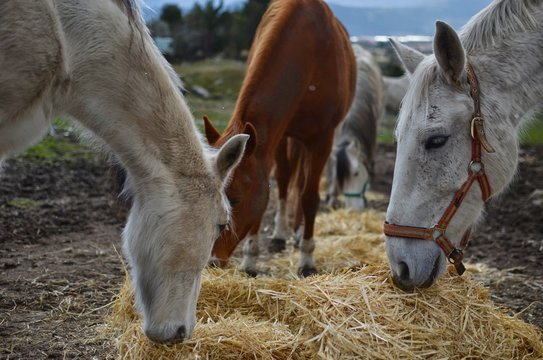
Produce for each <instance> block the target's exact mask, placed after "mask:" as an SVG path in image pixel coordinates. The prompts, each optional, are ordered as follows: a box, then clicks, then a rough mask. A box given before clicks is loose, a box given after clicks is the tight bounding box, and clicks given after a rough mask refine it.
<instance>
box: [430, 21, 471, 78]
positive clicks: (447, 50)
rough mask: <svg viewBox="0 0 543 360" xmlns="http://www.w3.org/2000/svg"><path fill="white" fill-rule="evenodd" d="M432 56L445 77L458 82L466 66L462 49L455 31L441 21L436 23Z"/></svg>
mask: <svg viewBox="0 0 543 360" xmlns="http://www.w3.org/2000/svg"><path fill="white" fill-rule="evenodd" d="M434 54H435V56H436V60H437V63H438V64H439V66H440V67H441V69H442V70H443V71H444V72H445V75H447V77H448V78H449V79H450V80H452V82H454V83H458V82H460V79H462V75H463V73H464V67H465V66H466V55H465V53H464V47H463V46H462V43H461V42H460V39H459V38H458V35H457V34H456V31H454V29H453V28H452V27H450V26H449V25H448V24H446V23H444V22H443V21H437V22H436V35H435V37H434Z"/></svg>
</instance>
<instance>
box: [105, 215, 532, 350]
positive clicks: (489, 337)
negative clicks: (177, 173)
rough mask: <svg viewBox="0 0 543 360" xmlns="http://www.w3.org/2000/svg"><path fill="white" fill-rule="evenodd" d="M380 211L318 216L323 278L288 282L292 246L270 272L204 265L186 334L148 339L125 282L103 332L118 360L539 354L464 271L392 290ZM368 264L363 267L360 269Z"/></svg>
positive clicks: (522, 326)
mask: <svg viewBox="0 0 543 360" xmlns="http://www.w3.org/2000/svg"><path fill="white" fill-rule="evenodd" d="M382 219H383V215H382V214H381V213H377V212H374V211H368V212H365V213H363V214H353V213H348V212H344V211H338V212H333V213H329V214H321V215H319V217H318V219H317V237H318V238H319V239H320V241H319V242H318V244H317V252H316V258H317V263H318V265H319V269H320V270H321V272H322V273H323V275H319V276H315V277H311V278H308V279H297V278H296V277H295V275H294V273H295V271H296V264H297V260H296V259H295V252H289V253H287V256H281V257H274V258H273V259H271V265H269V268H270V273H271V274H272V275H273V277H259V278H256V279H253V278H249V277H247V276H245V275H243V274H240V273H238V272H237V271H236V270H235V269H234V268H230V269H227V270H220V269H206V270H205V271H204V274H203V282H202V291H201V295H200V299H199V302H198V314H197V316H198V318H199V322H198V324H197V326H196V328H195V331H194V333H193V338H192V339H190V340H188V341H186V342H185V343H183V344H178V345H175V346H166V345H158V344H154V343H152V342H150V341H148V340H147V339H146V338H145V336H144V335H143V333H142V332H141V329H140V326H141V325H140V320H139V317H138V316H137V315H136V314H135V312H134V310H133V303H132V302H133V294H132V289H131V285H130V283H129V281H128V279H127V281H126V283H125V285H124V287H123V288H122V290H121V292H120V294H119V297H118V299H117V300H116V301H115V302H114V304H113V306H112V314H111V316H110V317H109V319H108V322H107V324H106V325H107V331H108V333H109V334H110V336H114V337H115V338H116V344H117V349H116V351H117V354H116V356H117V357H118V358H127V359H198V358H205V359H208V358H209V359H315V358H324V359H338V358H341V359H350V358H352V359H360V358H371V359H397V358H489V359H490V358H492V359H511V358H543V342H542V334H541V332H540V331H539V330H538V329H537V328H536V327H534V326H532V325H529V324H526V323H524V322H523V321H521V320H520V319H518V318H516V317H514V316H512V315H509V314H508V311H507V309H504V308H501V307H498V306H496V305H495V304H494V303H493V302H492V301H491V300H490V298H489V294H488V291H487V290H486V289H485V288H484V287H482V286H481V285H480V284H479V283H477V282H475V281H474V280H473V279H472V278H471V276H470V275H469V274H467V276H464V277H457V276H452V275H447V276H445V278H444V279H442V280H440V281H439V282H438V283H437V284H436V286H434V287H432V288H430V289H426V290H423V291H416V292H414V293H410V294H407V293H404V292H402V291H401V290H398V289H397V288H395V287H394V286H393V285H392V284H391V281H390V278H389V273H390V272H389V270H388V266H387V265H386V264H385V262H384V251H383V238H382V235H381V234H380V233H381V224H382ZM368 263H372V265H364V264H368Z"/></svg>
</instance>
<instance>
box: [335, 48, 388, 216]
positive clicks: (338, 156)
mask: <svg viewBox="0 0 543 360" xmlns="http://www.w3.org/2000/svg"><path fill="white" fill-rule="evenodd" d="M353 50H354V53H355V55H356V62H357V67H358V72H357V81H356V94H355V98H354V101H353V104H352V105H351V108H350V110H349V112H348V114H347V116H346V117H345V119H344V120H343V122H342V123H341V124H340V125H339V126H338V128H337V129H336V134H335V139H334V149H333V151H332V155H331V156H330V159H329V162H328V168H327V202H328V203H329V204H330V205H332V206H336V205H337V203H338V197H339V196H340V195H343V197H344V199H345V200H344V202H345V206H346V207H347V208H352V209H355V210H362V209H363V208H364V207H365V206H366V204H367V199H366V191H367V189H368V186H369V183H370V180H371V177H372V175H373V162H374V155H375V150H376V139H377V122H378V120H379V118H380V117H381V116H382V114H383V111H384V96H385V95H384V85H383V79H382V76H381V70H380V69H379V65H377V63H376V62H375V60H374V58H373V56H372V55H371V53H370V52H369V51H367V50H365V49H363V48H362V47H361V46H359V45H353Z"/></svg>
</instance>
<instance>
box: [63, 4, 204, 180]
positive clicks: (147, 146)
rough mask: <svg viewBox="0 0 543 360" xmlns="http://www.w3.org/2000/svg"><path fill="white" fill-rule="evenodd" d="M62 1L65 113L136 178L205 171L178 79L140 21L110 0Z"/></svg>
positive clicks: (193, 126) (201, 148)
mask: <svg viewBox="0 0 543 360" xmlns="http://www.w3.org/2000/svg"><path fill="white" fill-rule="evenodd" d="M58 3H59V5H58V8H59V13H60V17H61V22H62V25H63V30H64V32H65V38H66V49H67V51H66V52H67V54H68V63H69V64H70V69H69V72H70V81H71V84H70V89H71V90H70V93H69V95H68V96H66V97H65V98H66V100H65V102H64V104H63V105H64V106H63V110H64V112H66V113H67V114H68V115H69V116H72V117H74V118H76V119H77V120H78V121H79V122H81V123H82V124H83V125H84V126H85V127H87V128H88V129H90V130H91V131H92V132H93V133H94V134H95V135H97V136H98V137H99V138H101V139H102V140H103V141H104V142H105V143H106V144H107V146H108V147H109V148H111V149H112V150H113V152H115V153H116V155H117V156H118V157H119V158H120V159H121V161H122V162H123V163H124V165H125V166H127V167H128V169H129V170H130V172H131V174H132V175H133V176H135V177H138V175H139V177H147V178H150V177H151V176H153V175H156V174H157V172H158V173H161V171H162V170H167V171H169V172H170V173H172V174H177V175H178V176H181V175H188V176H198V175H201V174H203V173H206V172H207V164H206V159H205V157H204V152H203V147H202V144H201V141H200V138H199V136H198V134H197V131H196V128H195V125H194V122H193V118H192V115H191V114H190V112H189V110H188V108H187V106H186V104H185V102H184V100H183V98H182V95H181V93H180V91H179V88H178V87H180V83H179V81H178V79H176V75H175V74H174V72H173V70H172V69H171V68H170V67H169V65H168V64H167V63H166V61H165V60H164V59H163V57H162V56H161V55H160V53H159V52H158V50H157V49H156V47H155V46H154V44H153V42H152V39H151V38H150V36H149V35H148V33H147V32H146V31H145V29H144V27H143V24H141V23H140V22H139V20H138V19H130V18H129V19H127V15H126V14H124V13H123V12H122V11H120V9H119V8H118V7H116V5H115V4H114V3H113V2H111V1H106V0H103V1H96V2H85V4H84V5H82V6H85V7H87V9H85V10H87V11H77V9H73V7H71V6H70V5H69V4H67V5H66V6H63V4H64V1H59V2H58ZM87 13H91V14H94V15H95V17H88V15H86V14H87ZM74 19H75V20H74ZM81 28H86V30H87V35H86V36H85V37H81V35H80V33H81V31H78V29H81Z"/></svg>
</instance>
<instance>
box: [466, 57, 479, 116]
mask: <svg viewBox="0 0 543 360" xmlns="http://www.w3.org/2000/svg"><path fill="white" fill-rule="evenodd" d="M466 72H467V77H468V84H469V90H470V95H471V98H472V99H473V108H474V111H473V116H472V119H473V118H480V117H481V94H480V90H479V80H477V75H475V72H474V71H473V66H471V64H470V63H468V68H467V71H466Z"/></svg>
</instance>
